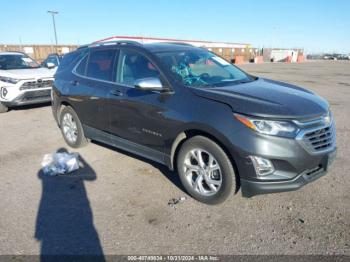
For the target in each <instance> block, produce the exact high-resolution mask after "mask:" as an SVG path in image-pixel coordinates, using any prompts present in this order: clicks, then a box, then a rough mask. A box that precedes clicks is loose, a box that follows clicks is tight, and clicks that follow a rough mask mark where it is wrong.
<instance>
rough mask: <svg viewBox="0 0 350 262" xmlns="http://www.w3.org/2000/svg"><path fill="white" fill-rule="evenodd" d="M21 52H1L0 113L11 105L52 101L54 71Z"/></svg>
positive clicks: (49, 66)
mask: <svg viewBox="0 0 350 262" xmlns="http://www.w3.org/2000/svg"><path fill="white" fill-rule="evenodd" d="M51 66H52V67H54V65H50V64H48V68H44V67H41V66H40V65H39V64H38V63H37V62H36V61H34V60H33V59H32V58H30V57H29V56H27V55H26V54H24V53H20V52H2V53H0V113H4V112H7V110H8V108H9V107H13V106H18V105H27V104H37V103H45V102H49V101H51V87H52V84H53V81H54V78H53V75H54V73H55V72H54V71H53V70H50V68H51Z"/></svg>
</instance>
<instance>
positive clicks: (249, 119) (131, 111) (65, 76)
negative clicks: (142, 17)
mask: <svg viewBox="0 0 350 262" xmlns="http://www.w3.org/2000/svg"><path fill="white" fill-rule="evenodd" d="M52 95H53V104H52V109H53V115H54V117H55V119H56V121H57V122H58V125H59V126H60V128H61V131H62V134H63V136H64V139H65V140H66V142H67V144H68V145H70V146H71V147H74V148H77V147H81V146H83V145H85V144H86V143H87V141H88V140H96V141H99V142H102V143H105V144H108V145H112V146H115V147H117V148H120V149H123V150H126V151H129V152H132V153H135V154H137V155H140V156H143V157H145V158H148V159H150V160H153V161H156V162H159V163H161V164H164V165H166V166H168V167H169V168H170V169H171V170H177V173H178V174H179V176H180V179H181V181H182V183H183V186H184V188H185V189H186V190H187V192H188V193H189V194H191V195H192V196H193V197H194V198H196V199H197V200H199V201H202V202H205V203H208V204H215V203H219V202H222V201H224V200H225V199H226V198H227V197H228V196H229V195H230V194H231V192H237V190H238V189H239V186H240V187H241V189H242V194H243V196H247V197H250V196H253V195H257V194H263V193H272V192H281V191H289V190H296V189H298V188H300V187H302V186H303V185H305V184H307V183H309V182H311V181H313V180H315V179H317V178H319V177H321V176H323V175H324V174H325V173H326V171H327V170H328V168H329V164H330V163H331V161H332V160H333V159H334V156H335V152H336V143H335V128H334V123H333V117H332V114H331V113H330V111H329V104H328V103H327V102H326V101H325V100H324V99H322V98H321V97H319V96H317V95H316V94H314V93H312V92H310V91H307V90H305V89H303V88H300V87H297V86H294V85H290V84H286V83H282V82H277V81H273V80H268V79H263V78H259V77H255V76H251V75H249V74H247V73H245V72H243V71H242V70H240V69H238V68H237V67H235V66H233V65H231V64H230V63H228V62H226V61H225V60H224V59H222V58H221V57H218V56H216V55H215V54H213V53H211V52H208V51H207V50H204V49H201V48H197V47H193V46H190V45H185V44H173V43H154V44H144V45H142V44H139V43H132V42H123V41H122V42H115V43H108V44H103V43H100V44H92V45H90V46H84V47H81V48H79V49H78V50H76V51H74V52H72V53H69V54H67V55H65V57H64V59H63V60H62V62H61V64H60V66H59V68H58V70H57V73H56V78H55V82H54V88H53V94H52Z"/></svg>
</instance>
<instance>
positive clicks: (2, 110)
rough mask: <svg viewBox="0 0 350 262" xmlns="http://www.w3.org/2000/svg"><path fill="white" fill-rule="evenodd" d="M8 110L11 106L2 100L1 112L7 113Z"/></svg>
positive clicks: (0, 104)
mask: <svg viewBox="0 0 350 262" xmlns="http://www.w3.org/2000/svg"><path fill="white" fill-rule="evenodd" d="M8 110H9V108H8V107H7V106H5V105H4V104H3V103H1V102H0V113H6V112H7V111H8Z"/></svg>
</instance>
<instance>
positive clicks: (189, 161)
mask: <svg viewBox="0 0 350 262" xmlns="http://www.w3.org/2000/svg"><path fill="white" fill-rule="evenodd" d="M177 170H178V173H179V176H180V179H181V182H182V184H183V186H184V187H185V189H186V190H187V192H188V193H189V194H190V195H191V196H192V197H194V198H195V199H197V200H198V201H200V202H203V203H206V204H210V205H214V204H219V203H221V202H223V201H225V200H226V199H227V198H228V196H229V195H230V194H231V192H232V191H233V190H234V189H235V188H236V175H235V172H234V169H233V166H232V163H231V161H230V159H229V158H228V156H227V155H226V153H225V151H224V150H223V149H222V148H221V147H220V146H219V145H218V144H216V143H215V142H214V141H212V140H210V139H209V138H207V137H204V136H194V137H192V138H190V139H188V140H187V141H185V142H184V143H183V145H182V146H181V148H180V151H179V153H178V157H177Z"/></svg>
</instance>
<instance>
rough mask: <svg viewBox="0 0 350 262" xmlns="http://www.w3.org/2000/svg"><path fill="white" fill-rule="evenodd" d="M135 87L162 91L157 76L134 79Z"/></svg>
mask: <svg viewBox="0 0 350 262" xmlns="http://www.w3.org/2000/svg"><path fill="white" fill-rule="evenodd" d="M135 88H137V89H140V90H149V91H163V90H164V88H163V85H162V82H160V79H159V78H157V77H147V78H141V79H138V80H136V81H135Z"/></svg>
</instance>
